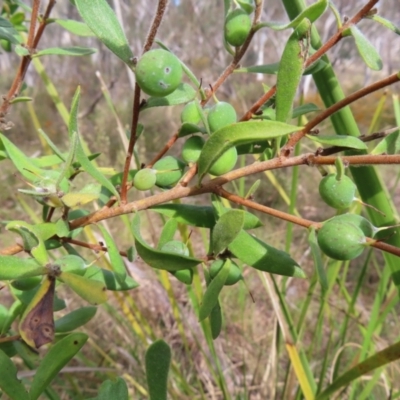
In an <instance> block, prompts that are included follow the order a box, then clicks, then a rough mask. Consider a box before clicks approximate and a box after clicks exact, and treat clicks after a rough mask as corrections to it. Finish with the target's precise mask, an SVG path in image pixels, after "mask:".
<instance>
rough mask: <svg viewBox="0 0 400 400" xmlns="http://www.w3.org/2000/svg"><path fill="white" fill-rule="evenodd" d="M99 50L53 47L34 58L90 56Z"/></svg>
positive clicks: (36, 54) (39, 52) (35, 55)
mask: <svg viewBox="0 0 400 400" xmlns="http://www.w3.org/2000/svg"><path fill="white" fill-rule="evenodd" d="M96 51H97V49H94V48H89V47H51V48H48V49H44V50H40V51H38V52H37V53H35V54H34V55H33V57H42V56H50V55H52V56H53V55H55V56H88V55H90V54H93V53H96Z"/></svg>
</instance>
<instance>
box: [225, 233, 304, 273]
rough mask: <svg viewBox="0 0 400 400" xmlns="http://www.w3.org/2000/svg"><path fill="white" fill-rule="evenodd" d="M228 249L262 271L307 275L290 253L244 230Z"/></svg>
mask: <svg viewBox="0 0 400 400" xmlns="http://www.w3.org/2000/svg"><path fill="white" fill-rule="evenodd" d="M228 249H229V250H230V251H231V252H232V253H233V255H234V256H235V257H237V258H238V259H239V260H241V261H242V262H244V263H245V264H247V265H249V266H251V267H253V268H255V269H258V270H260V271H264V272H269V273H271V274H278V275H284V276H293V277H295V278H305V277H306V275H305V273H304V272H303V270H302V269H301V268H300V266H299V265H298V264H297V263H296V261H294V260H293V259H292V258H291V257H290V255H289V254H287V253H286V252H284V251H281V250H278V249H276V248H275V247H272V246H270V245H268V244H266V243H264V242H263V241H261V240H259V239H257V238H256V237H254V236H251V235H250V234H248V233H247V232H245V231H243V230H242V231H241V232H240V233H239V235H238V236H237V237H236V239H235V240H234V241H233V242H232V243H231V244H230V245H229V246H228Z"/></svg>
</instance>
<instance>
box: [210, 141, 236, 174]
mask: <svg viewBox="0 0 400 400" xmlns="http://www.w3.org/2000/svg"><path fill="white" fill-rule="evenodd" d="M236 161H237V151H236V147H231V148H230V149H229V150H227V151H226V152H225V153H223V154H222V156H221V157H220V158H218V160H217V161H215V163H214V164H213V165H212V166H211V168H210V174H212V175H215V176H220V175H223V174H226V173H227V172H229V171H230V170H231V169H233V167H234V166H235V164H236Z"/></svg>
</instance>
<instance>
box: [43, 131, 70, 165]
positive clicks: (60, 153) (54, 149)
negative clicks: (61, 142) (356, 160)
mask: <svg viewBox="0 0 400 400" xmlns="http://www.w3.org/2000/svg"><path fill="white" fill-rule="evenodd" d="M38 132H39V134H40V136H41V137H42V138H43V139H44V140H45V141H46V143H47V144H48V145H49V147H50V148H51V150H52V151H53V153H54V154H56V155H57V157H59V158H60V160H62V161H65V156H64V154H63V153H62V152H61V151H60V150H59V149H58V147H57V146H56V145H55V143H54V142H53V141H52V140H51V139H50V138H49V136H48V135H47V134H46V132H45V131H44V130H43V129H38Z"/></svg>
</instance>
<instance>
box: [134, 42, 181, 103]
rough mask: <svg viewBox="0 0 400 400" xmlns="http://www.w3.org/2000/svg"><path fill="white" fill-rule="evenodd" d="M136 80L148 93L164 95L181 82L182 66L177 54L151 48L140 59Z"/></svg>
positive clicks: (136, 70)
mask: <svg viewBox="0 0 400 400" xmlns="http://www.w3.org/2000/svg"><path fill="white" fill-rule="evenodd" d="M135 75H136V81H137V83H138V85H139V86H140V88H141V89H142V90H143V92H145V93H146V94H148V95H150V96H154V97H164V96H167V95H168V94H170V93H172V92H173V91H174V90H175V89H176V88H177V87H178V86H179V84H180V83H181V80H182V66H181V63H180V61H179V60H178V58H177V57H176V56H174V55H173V54H172V53H170V52H169V51H166V50H163V49H155V50H150V51H148V52H146V53H144V54H143V56H142V57H141V58H140V59H139V61H138V63H137V65H136V69H135Z"/></svg>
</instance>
